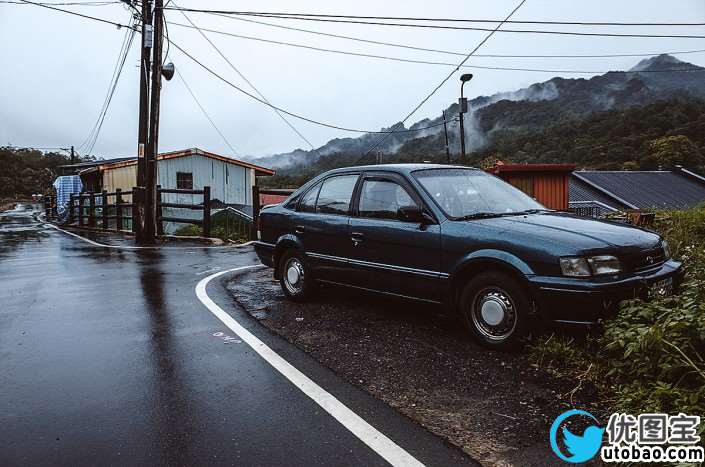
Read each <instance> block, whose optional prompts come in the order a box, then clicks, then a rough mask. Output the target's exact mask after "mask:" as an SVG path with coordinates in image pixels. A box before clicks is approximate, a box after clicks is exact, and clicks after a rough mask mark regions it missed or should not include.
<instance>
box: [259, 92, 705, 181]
mask: <svg viewBox="0 0 705 467" xmlns="http://www.w3.org/2000/svg"><path fill="white" fill-rule="evenodd" d="M534 104H536V103H535V102H512V103H511V105H512V106H514V107H516V108H521V107H522V106H529V107H531V108H532V109H534V110H536V109H537V108H536V106H535V105H534ZM536 111H538V110H536ZM545 111H546V112H551V110H550V109H546V110H545ZM556 121H557V122H556V123H555V124H553V125H549V126H547V127H545V128H532V127H510V128H507V129H496V130H495V131H494V132H492V134H491V135H490V136H489V137H488V139H487V141H486V142H485V145H484V146H483V148H482V149H481V150H477V151H474V152H470V153H468V155H467V156H466V157H465V159H461V158H460V157H459V156H457V155H454V156H452V162H453V163H462V164H467V165H473V166H486V165H489V164H492V163H493V162H494V161H495V160H497V159H501V160H503V161H505V162H521V163H563V162H573V163H575V164H577V166H578V168H586V169H604V170H607V169H611V170H622V169H626V170H637V169H642V170H653V169H656V168H658V167H659V166H661V167H664V168H667V167H670V166H673V165H675V164H682V165H684V166H686V167H688V168H691V169H694V170H696V171H699V172H701V173H705V101H703V100H699V99H672V100H667V101H660V102H656V103H654V104H650V105H645V106H641V107H629V108H627V109H623V110H609V111H605V112H596V113H592V114H589V115H588V116H587V117H582V118H572V119H560V118H556ZM374 157H376V156H368V157H361V156H360V154H359V153H335V154H331V155H328V156H324V157H321V158H320V159H319V160H318V161H317V162H316V163H314V164H312V165H310V166H307V167H299V168H297V169H296V170H289V171H287V170H284V171H280V175H278V176H277V177H273V178H272V179H270V180H266V181H265V180H262V181H265V183H268V184H271V185H273V186H298V185H300V184H301V183H303V182H304V181H306V180H308V179H309V178H310V177H312V176H314V175H316V174H318V173H320V172H322V171H324V170H328V169H330V168H334V167H343V166H346V165H352V164H358V163H360V164H362V163H374ZM446 160H447V158H446V154H445V150H444V146H443V143H442V142H441V141H439V139H438V137H437V136H435V135H432V136H428V137H426V138H417V139H414V140H413V141H409V142H407V143H405V144H404V145H402V146H401V147H400V148H399V150H398V151H397V152H396V153H395V154H384V155H383V156H382V161H383V162H412V161H414V162H419V161H431V162H446Z"/></svg>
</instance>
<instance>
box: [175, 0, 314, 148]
mask: <svg viewBox="0 0 705 467" xmlns="http://www.w3.org/2000/svg"><path fill="white" fill-rule="evenodd" d="M174 4H175V5H176V3H174ZM181 14H182V15H183V16H184V18H186V20H187V21H188V22H189V23H190V24H191V26H192V27H193V28H195V29H196V30H197V31H198V32H199V33H200V34H201V36H203V38H204V39H205V40H206V41H208V43H209V44H210V45H211V47H213V48H214V49H215V51H216V52H218V55H220V56H221V57H222V58H223V60H225V61H226V62H227V63H228V65H230V68H232V69H233V70H235V73H237V74H238V75H239V76H240V78H242V80H243V81H245V83H247V84H248V86H250V88H252V89H253V90H254V91H255V92H256V93H257V95H258V96H259V97H261V98H262V100H264V101H265V102H269V101H268V100H267V98H266V97H265V96H264V94H262V93H261V92H260V90H259V89H257V87H256V86H255V85H254V84H252V82H251V81H250V80H249V79H247V77H246V76H245V75H244V74H243V73H242V72H241V71H240V70H239V69H238V68H237V67H236V66H235V65H233V63H232V62H231V61H230V60H229V59H228V57H226V56H225V54H223V52H221V51H220V49H219V48H218V47H217V46H216V45H215V44H214V43H213V41H211V40H210V38H209V37H208V36H206V34H205V33H204V32H203V30H202V29H200V28H199V27H198V26H196V24H195V23H194V22H193V21H191V18H189V17H188V16H187V15H186V13H185V12H183V11H181ZM184 26H185V25H184ZM272 110H274V112H275V113H276V114H277V115H278V116H279V118H281V119H282V120H283V121H284V123H286V125H287V126H288V127H289V128H291V130H292V131H293V132H294V133H296V134H297V135H298V136H299V138H301V139H302V140H303V141H304V142H306V144H308V145H309V146H310V147H311V149H314V150H315V148H314V146H313V144H312V143H311V141H309V140H308V138H306V137H305V136H304V135H303V134H302V133H301V132H300V131H299V130H298V128H296V127H295V126H294V125H293V124H292V123H291V122H290V121H289V120H287V118H286V117H284V115H282V114H281V113H280V112H279V111H278V110H276V109H272Z"/></svg>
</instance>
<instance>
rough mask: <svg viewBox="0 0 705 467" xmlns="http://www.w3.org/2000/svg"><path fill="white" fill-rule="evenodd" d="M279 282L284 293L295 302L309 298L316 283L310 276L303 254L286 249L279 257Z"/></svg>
mask: <svg viewBox="0 0 705 467" xmlns="http://www.w3.org/2000/svg"><path fill="white" fill-rule="evenodd" d="M279 283H280V284H281V287H282V290H283V291H284V295H286V296H287V298H289V299H290V300H293V301H295V302H303V301H306V300H308V299H309V298H311V296H312V295H313V293H314V292H315V289H316V283H315V282H314V280H313V278H312V277H311V274H310V272H309V271H308V268H307V267H306V262H305V260H304V257H303V254H302V253H300V252H299V251H297V250H287V251H285V252H284V253H283V254H282V255H281V257H280V258H279Z"/></svg>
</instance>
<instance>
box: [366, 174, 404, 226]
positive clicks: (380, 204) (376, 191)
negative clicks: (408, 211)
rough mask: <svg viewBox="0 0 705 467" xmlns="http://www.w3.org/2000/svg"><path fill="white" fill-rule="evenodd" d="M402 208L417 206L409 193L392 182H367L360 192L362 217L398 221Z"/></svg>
mask: <svg viewBox="0 0 705 467" xmlns="http://www.w3.org/2000/svg"><path fill="white" fill-rule="evenodd" d="M402 206H416V202H415V201H414V200H413V198H412V197H411V196H409V193H408V192H407V191H406V190H405V189H404V187H402V186H401V185H399V184H398V183H396V182H393V181H391V180H365V181H364V183H363V184H362V190H361V191H360V202H359V205H358V211H359V214H360V217H370V218H373V219H397V210H398V209H399V208H400V207H402Z"/></svg>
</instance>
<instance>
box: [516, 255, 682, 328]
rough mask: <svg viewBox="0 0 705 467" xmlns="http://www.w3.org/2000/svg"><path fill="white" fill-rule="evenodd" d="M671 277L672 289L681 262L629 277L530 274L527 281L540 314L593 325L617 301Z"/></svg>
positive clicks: (636, 295) (643, 292)
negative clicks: (586, 277)
mask: <svg viewBox="0 0 705 467" xmlns="http://www.w3.org/2000/svg"><path fill="white" fill-rule="evenodd" d="M669 278H670V279H672V287H673V291H675V290H676V289H677V288H678V286H679V285H680V283H681V281H682V280H683V268H682V265H681V263H679V262H678V261H674V260H668V261H666V262H665V263H663V264H662V265H660V266H658V267H656V268H654V269H651V270H648V271H644V272H641V273H639V274H632V275H629V276H616V277H614V276H612V277H599V278H597V277H596V278H589V279H579V278H571V277H547V276H531V277H529V283H530V284H531V290H532V293H533V296H534V299H535V300H536V302H537V305H538V307H539V311H540V312H541V315H542V316H543V317H545V318H546V319H548V320H552V321H556V322H560V323H565V324H593V323H596V322H598V321H599V320H600V319H601V318H604V317H605V316H606V315H607V314H608V313H609V312H610V311H611V310H613V309H614V308H615V305H616V304H617V303H619V302H620V301H621V300H627V299H630V298H646V297H648V292H649V289H650V288H651V287H652V286H653V285H654V284H655V283H657V282H660V281H663V280H664V279H669Z"/></svg>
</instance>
